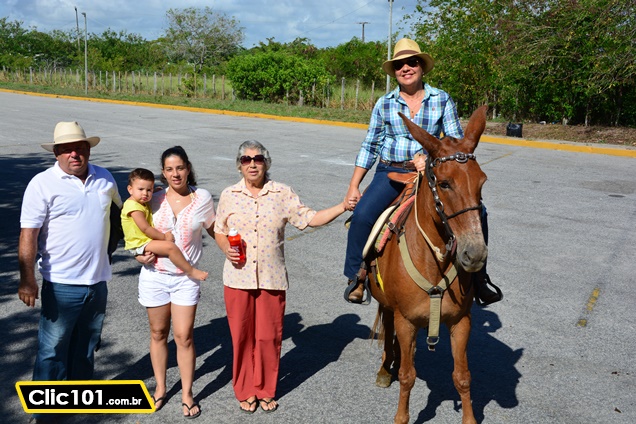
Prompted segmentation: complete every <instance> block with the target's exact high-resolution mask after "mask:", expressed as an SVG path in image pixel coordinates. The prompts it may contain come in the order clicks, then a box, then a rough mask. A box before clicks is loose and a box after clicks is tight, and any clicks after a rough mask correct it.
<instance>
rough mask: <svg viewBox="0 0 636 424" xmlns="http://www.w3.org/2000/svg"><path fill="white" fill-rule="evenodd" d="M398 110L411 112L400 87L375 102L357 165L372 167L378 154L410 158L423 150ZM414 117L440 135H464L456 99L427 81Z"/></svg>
mask: <svg viewBox="0 0 636 424" xmlns="http://www.w3.org/2000/svg"><path fill="white" fill-rule="evenodd" d="M398 112H402V113H403V114H404V115H406V116H409V107H408V106H407V104H406V102H405V101H404V99H403V98H401V97H400V87H398V88H396V89H395V90H393V91H391V92H390V93H388V94H385V95H384V96H382V97H380V99H379V100H378V101H377V103H376V104H375V107H374V108H373V112H372V113H371V122H370V123H369V130H368V132H367V136H366V138H365V139H364V141H363V142H362V147H361V148H360V152H359V153H358V156H357V158H356V166H359V167H362V168H365V169H371V167H373V164H374V163H375V161H376V159H377V158H378V156H380V158H381V159H382V160H386V161H390V162H402V161H408V160H411V159H413V156H415V153H417V152H421V151H423V150H424V149H423V148H422V146H421V145H420V143H418V142H417V141H416V140H415V139H414V138H413V136H412V135H411V133H410V132H409V130H408V129H407V128H406V125H405V124H404V122H403V121H402V118H400V116H399V115H398V114H397V113H398ZM412 121H413V122H414V123H416V124H417V125H419V126H420V127H422V128H424V130H426V132H428V133H429V134H431V135H434V136H435V137H437V138H439V137H440V135H441V133H444V135H448V136H451V137H455V138H463V137H464V132H463V131H462V127H461V125H460V123H459V117H458V116H457V108H456V106H455V102H453V99H451V97H450V96H449V95H448V93H446V92H445V91H442V90H440V89H437V88H434V87H431V86H430V85H428V84H424V98H423V99H422V107H421V108H420V110H419V112H417V115H415V118H413V119H412Z"/></svg>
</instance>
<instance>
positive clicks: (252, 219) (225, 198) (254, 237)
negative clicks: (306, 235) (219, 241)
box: [214, 180, 316, 290]
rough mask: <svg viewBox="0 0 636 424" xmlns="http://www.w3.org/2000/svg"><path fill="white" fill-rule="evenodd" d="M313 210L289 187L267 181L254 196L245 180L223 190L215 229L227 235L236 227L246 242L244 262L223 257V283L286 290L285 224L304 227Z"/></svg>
mask: <svg viewBox="0 0 636 424" xmlns="http://www.w3.org/2000/svg"><path fill="white" fill-rule="evenodd" d="M314 215H316V211H315V210H313V209H310V208H309V207H307V206H305V205H303V204H302V202H301V201H300V198H299V197H298V195H297V194H296V193H294V191H293V190H292V188H291V187H289V186H287V185H285V184H281V183H276V182H274V181H267V182H266V183H265V185H264V187H263V189H262V190H261V191H260V193H259V194H258V196H256V197H254V196H253V195H252V194H251V193H250V191H249V190H248V189H247V187H246V186H245V180H241V181H239V182H238V183H237V184H235V185H233V186H230V187H228V188H226V189H225V190H223V192H222V193H221V197H220V199H219V207H218V209H217V214H216V216H217V218H216V223H215V225H214V232H216V233H220V234H225V235H227V234H228V233H229V231H230V228H236V229H237V230H238V232H239V234H240V235H241V237H242V239H243V241H244V242H245V243H246V249H245V257H246V261H245V264H244V265H243V266H241V267H239V268H236V267H234V266H233V265H232V263H231V262H230V261H229V260H227V259H226V260H225V266H224V267H223V284H225V285H226V286H228V287H232V288H236V289H246V290H247V289H267V290H287V288H288V286H289V283H288V281H287V269H286V268H285V255H284V241H285V225H286V224H287V223H290V224H292V225H293V226H294V227H296V228H298V229H299V230H303V229H304V228H306V227H307V225H309V222H310V221H311V220H312V219H313V217H314Z"/></svg>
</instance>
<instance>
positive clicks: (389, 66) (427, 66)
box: [382, 38, 435, 78]
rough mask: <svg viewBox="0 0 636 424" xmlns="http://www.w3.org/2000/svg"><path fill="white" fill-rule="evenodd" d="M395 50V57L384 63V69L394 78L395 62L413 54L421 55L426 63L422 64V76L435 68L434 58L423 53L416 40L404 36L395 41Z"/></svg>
mask: <svg viewBox="0 0 636 424" xmlns="http://www.w3.org/2000/svg"><path fill="white" fill-rule="evenodd" d="M393 52H394V53H393V59H391V60H387V61H386V62H384V63H383V64H382V70H384V72H386V73H387V74H389V75H391V76H392V77H393V78H395V71H394V70H393V62H395V61H396V60H402V59H406V58H409V57H411V56H417V57H419V58H420V59H422V61H423V62H424V65H423V66H422V76H424V75H426V74H428V73H429V72H431V69H433V66H435V62H434V61H433V58H432V57H431V56H429V55H428V54H427V53H422V51H421V50H420V46H419V45H418V44H417V43H416V42H415V41H413V40H410V39H408V38H403V39H401V40H400V41H398V42H397V43H395V49H393Z"/></svg>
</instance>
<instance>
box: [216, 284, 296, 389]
mask: <svg viewBox="0 0 636 424" xmlns="http://www.w3.org/2000/svg"><path fill="white" fill-rule="evenodd" d="M223 295H224V297H225V310H226V312H227V321H228V324H229V326H230V333H231V334H232V350H233V363H232V386H233V387H234V394H235V395H236V398H237V399H238V400H240V401H243V400H245V399H247V398H249V397H250V396H256V397H257V398H259V399H263V398H274V397H276V385H277V383H278V368H279V364H280V349H281V344H282V341H283V318H284V316H285V298H286V291H284V290H260V289H257V290H242V289H233V288H230V287H227V286H225V287H224V291H223Z"/></svg>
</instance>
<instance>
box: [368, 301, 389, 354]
mask: <svg viewBox="0 0 636 424" xmlns="http://www.w3.org/2000/svg"><path fill="white" fill-rule="evenodd" d="M384 313H385V311H384V307H383V306H382V305H381V304H378V312H377V313H376V314H375V321H374V322H373V327H371V334H369V338H370V339H371V341H373V340H376V339H377V340H378V344H379V345H381V344H382V342H384V340H385V338H386V332H385V328H384V320H383V317H384Z"/></svg>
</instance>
